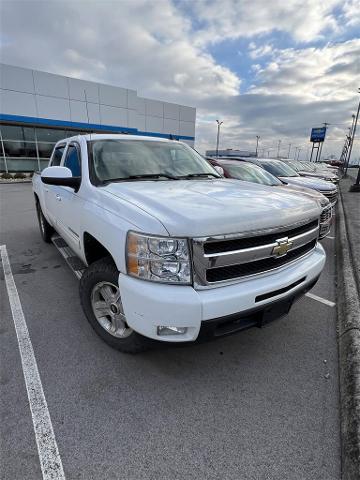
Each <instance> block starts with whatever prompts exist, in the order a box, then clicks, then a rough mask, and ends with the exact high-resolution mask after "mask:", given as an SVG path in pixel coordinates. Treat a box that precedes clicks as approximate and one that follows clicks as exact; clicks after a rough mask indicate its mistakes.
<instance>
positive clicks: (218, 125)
mask: <svg viewBox="0 0 360 480" xmlns="http://www.w3.org/2000/svg"><path fill="white" fill-rule="evenodd" d="M216 123H217V138H216V158H218V157H219V139H220V127H221V125H222V124H223V123H224V122H220V120H216Z"/></svg>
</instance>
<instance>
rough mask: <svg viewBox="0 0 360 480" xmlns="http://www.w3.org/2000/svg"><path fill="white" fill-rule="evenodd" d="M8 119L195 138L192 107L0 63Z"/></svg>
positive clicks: (0, 109)
mask: <svg viewBox="0 0 360 480" xmlns="http://www.w3.org/2000/svg"><path fill="white" fill-rule="evenodd" d="M85 97H86V100H87V105H86V102H85ZM86 107H87V108H86ZM9 115H11V116H19V117H35V118H37V119H39V120H40V122H41V121H42V120H43V121H44V124H46V121H47V120H52V121H61V122H71V123H90V124H93V125H97V126H100V127H103V128H106V127H111V128H113V127H123V128H124V129H127V128H130V129H136V130H137V131H138V132H139V133H147V134H151V133H154V134H158V135H160V136H169V135H170V134H172V135H177V136H180V139H181V136H185V137H186V138H185V141H188V142H189V143H190V144H192V143H193V139H194V137H195V121H196V109H195V108H193V107H187V106H183V105H178V104H174V103H169V102H162V101H159V100H153V99H148V98H142V97H139V96H138V95H137V92H136V90H133V89H126V88H121V87H115V86H110V85H104V84H99V83H95V82H89V81H85V80H78V79H75V78H68V77H64V76H61V75H54V74H51V73H46V72H40V71H37V70H29V69H26V68H21V67H15V66H10V65H5V64H0V119H1V120H3V121H4V119H5V120H6V118H7V116H9ZM88 116H89V121H88ZM24 121H25V119H24ZM28 121H29V120H28ZM41 123H42V122H41ZM69 127H71V125H69ZM74 127H75V125H74ZM91 128H95V127H94V126H92V127H91ZM134 133H135V132H134Z"/></svg>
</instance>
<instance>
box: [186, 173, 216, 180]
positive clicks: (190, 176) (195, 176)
mask: <svg viewBox="0 0 360 480" xmlns="http://www.w3.org/2000/svg"><path fill="white" fill-rule="evenodd" d="M209 176H210V177H215V178H222V177H220V175H215V173H212V172H209V173H205V172H203V173H189V174H188V175H181V176H179V177H176V178H181V179H183V178H185V179H186V178H199V177H209Z"/></svg>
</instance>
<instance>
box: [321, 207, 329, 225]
mask: <svg viewBox="0 0 360 480" xmlns="http://www.w3.org/2000/svg"><path fill="white" fill-rule="evenodd" d="M331 217H332V211H331V205H329V206H328V207H326V208H324V210H323V211H322V212H321V215H320V225H321V224H322V223H327V222H328V221H329V220H331Z"/></svg>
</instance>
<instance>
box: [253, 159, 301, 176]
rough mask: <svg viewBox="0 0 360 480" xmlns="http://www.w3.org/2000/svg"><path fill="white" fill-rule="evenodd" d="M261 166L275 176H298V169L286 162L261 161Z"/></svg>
mask: <svg viewBox="0 0 360 480" xmlns="http://www.w3.org/2000/svg"><path fill="white" fill-rule="evenodd" d="M261 166H262V167H263V168H265V170H267V171H268V172H270V173H272V174H273V175H275V177H298V176H299V175H298V174H297V173H296V171H295V170H294V169H293V168H291V167H290V166H289V165H286V163H283V162H279V163H275V162H261Z"/></svg>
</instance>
